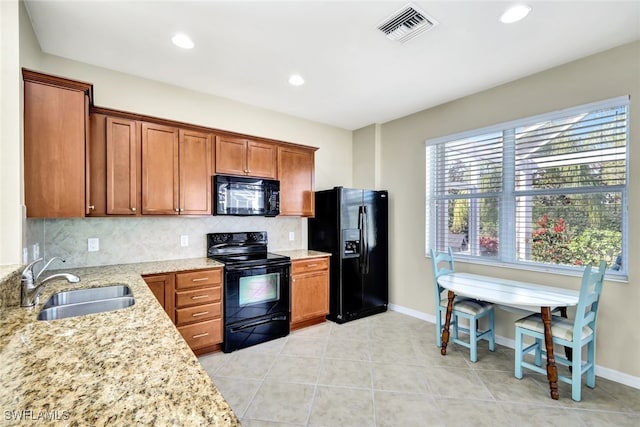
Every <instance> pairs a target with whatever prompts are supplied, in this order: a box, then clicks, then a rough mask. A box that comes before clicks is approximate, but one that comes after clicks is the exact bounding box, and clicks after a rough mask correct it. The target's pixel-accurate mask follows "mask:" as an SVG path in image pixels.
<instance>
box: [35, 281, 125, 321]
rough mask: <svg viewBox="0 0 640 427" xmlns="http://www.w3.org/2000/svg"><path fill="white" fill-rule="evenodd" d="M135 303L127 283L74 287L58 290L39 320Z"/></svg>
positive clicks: (89, 312) (121, 307) (62, 317)
mask: <svg viewBox="0 0 640 427" xmlns="http://www.w3.org/2000/svg"><path fill="white" fill-rule="evenodd" d="M133 304H135V300H134V298H133V293H132V292H131V288H129V287H128V286H126V285H112V286H103V287H100V288H88V289H74V290H71V291H63V292H57V293H55V294H53V295H51V298H49V299H48V300H47V302H46V303H45V304H44V306H43V307H42V311H40V313H38V320H56V319H65V318H67V317H76V316H84V315H86V314H94V313H103V312H106V311H114V310H120V309H123V308H126V307H130V306H132V305H133Z"/></svg>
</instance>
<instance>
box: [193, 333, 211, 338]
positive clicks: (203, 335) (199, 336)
mask: <svg viewBox="0 0 640 427" xmlns="http://www.w3.org/2000/svg"><path fill="white" fill-rule="evenodd" d="M207 335H209V332H205V333H204V334H198V335H193V336H192V337H191V338H193V339H196V338H202V337H206V336H207Z"/></svg>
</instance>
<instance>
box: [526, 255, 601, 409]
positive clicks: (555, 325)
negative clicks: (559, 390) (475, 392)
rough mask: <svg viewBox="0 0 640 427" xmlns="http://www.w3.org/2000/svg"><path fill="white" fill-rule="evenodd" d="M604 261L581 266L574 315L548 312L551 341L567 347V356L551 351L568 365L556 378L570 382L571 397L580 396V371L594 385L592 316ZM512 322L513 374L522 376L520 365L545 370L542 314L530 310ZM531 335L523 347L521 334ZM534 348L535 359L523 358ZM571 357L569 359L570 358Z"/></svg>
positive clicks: (593, 318)
mask: <svg viewBox="0 0 640 427" xmlns="http://www.w3.org/2000/svg"><path fill="white" fill-rule="evenodd" d="M606 269H607V263H606V262H604V261H601V262H600V267H599V269H598V270H597V271H592V270H591V266H588V267H587V268H586V269H585V270H584V274H583V275H582V284H581V286H580V298H579V301H578V307H577V309H576V316H575V319H574V320H573V321H572V320H569V319H566V318H564V317H560V316H552V319H551V333H552V335H553V343H554V344H559V345H563V346H565V348H568V349H570V351H569V352H568V353H567V357H566V358H565V357H562V356H560V355H557V354H556V355H555V360H556V363H558V364H562V365H565V366H569V369H570V370H571V375H570V376H564V375H560V374H558V380H560V381H563V382H565V383H568V384H571V398H572V399H573V400H575V401H578V402H579V401H580V399H581V380H582V375H583V374H584V373H585V372H586V373H587V386H589V387H591V388H594V387H595V386H596V372H595V366H596V319H597V317H598V301H599V299H600V294H601V293H602V282H603V281H604V275H605V273H606ZM515 325H516V344H515V347H516V354H515V358H516V360H515V376H516V378H518V379H521V378H522V368H527V369H531V370H532V371H535V372H538V373H541V374H546V373H547V371H546V368H543V367H542V357H545V358H546V356H547V354H546V351H545V345H544V324H543V323H542V316H541V315H540V314H539V313H538V314H532V315H530V316H527V317H523V318H522V319H519V320H517V321H516V323H515ZM525 335H527V336H530V337H533V338H534V339H535V342H534V343H533V344H531V345H529V346H527V347H523V337H524V336H525ZM585 345H586V346H587V360H586V361H584V362H583V361H582V347H584V346H585ZM532 351H535V363H529V362H525V360H524V357H525V356H526V355H527V354H529V353H531V352H532ZM570 359H571V360H570Z"/></svg>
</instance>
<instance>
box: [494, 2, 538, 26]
mask: <svg viewBox="0 0 640 427" xmlns="http://www.w3.org/2000/svg"><path fill="white" fill-rule="evenodd" d="M529 12H531V8H530V7H529V6H527V5H524V4H519V5H516V6H513V7H510V8H509V9H507V11H506V12H505V13H503V14H502V16H500V22H502V23H503V24H512V23H514V22H518V21H520V20H521V19H524V18H525V17H526V16H527V15H528V14H529Z"/></svg>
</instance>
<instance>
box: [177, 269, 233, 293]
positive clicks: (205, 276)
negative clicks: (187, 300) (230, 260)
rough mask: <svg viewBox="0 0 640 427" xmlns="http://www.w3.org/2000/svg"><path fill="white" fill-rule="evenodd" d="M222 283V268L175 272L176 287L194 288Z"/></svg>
mask: <svg viewBox="0 0 640 427" xmlns="http://www.w3.org/2000/svg"><path fill="white" fill-rule="evenodd" d="M221 283H222V269H221V268H217V269H215V270H202V271H192V272H190V273H176V289H188V288H196V287H201V286H207V285H218V284H221Z"/></svg>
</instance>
